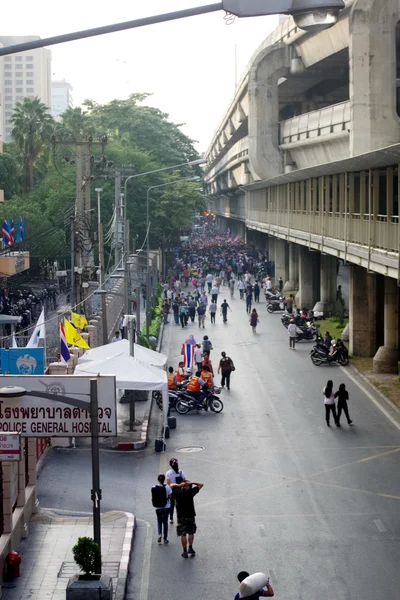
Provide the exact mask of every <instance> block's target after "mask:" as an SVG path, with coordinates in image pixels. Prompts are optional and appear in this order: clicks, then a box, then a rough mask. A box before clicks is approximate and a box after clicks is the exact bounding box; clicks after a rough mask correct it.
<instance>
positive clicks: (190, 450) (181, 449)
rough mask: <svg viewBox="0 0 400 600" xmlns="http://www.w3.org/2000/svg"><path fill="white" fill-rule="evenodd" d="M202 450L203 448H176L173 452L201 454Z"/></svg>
mask: <svg viewBox="0 0 400 600" xmlns="http://www.w3.org/2000/svg"><path fill="white" fill-rule="evenodd" d="M202 450H204V446H183V447H182V448H176V450H175V452H186V453H190V452H201V451H202Z"/></svg>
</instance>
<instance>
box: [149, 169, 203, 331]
mask: <svg viewBox="0 0 400 600" xmlns="http://www.w3.org/2000/svg"><path fill="white" fill-rule="evenodd" d="M199 180H200V177H183V178H182V179H175V180H174V181H166V182H165V183H160V184H158V185H152V186H150V187H149V188H148V189H147V195H146V226H147V233H146V252H147V275H146V337H147V339H149V328H150V316H151V302H149V300H150V285H151V282H150V222H149V200H150V191H151V190H155V189H157V188H161V187H165V186H167V185H174V184H176V183H180V182H181V181H199ZM152 295H153V294H151V296H152Z"/></svg>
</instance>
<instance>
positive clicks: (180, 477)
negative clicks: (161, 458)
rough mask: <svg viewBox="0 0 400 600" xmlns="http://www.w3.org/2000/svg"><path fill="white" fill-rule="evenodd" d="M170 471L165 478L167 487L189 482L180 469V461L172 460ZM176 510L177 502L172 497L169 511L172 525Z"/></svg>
mask: <svg viewBox="0 0 400 600" xmlns="http://www.w3.org/2000/svg"><path fill="white" fill-rule="evenodd" d="M169 464H170V467H171V468H170V470H169V471H167V472H166V473H165V477H166V479H167V485H171V484H172V483H182V481H187V479H186V475H185V473H184V472H183V471H182V470H181V469H180V468H179V464H178V459H177V458H171V460H170V461H169ZM174 508H175V500H174V497H173V496H172V497H171V506H170V509H169V522H170V523H171V525H172V524H173V522H174Z"/></svg>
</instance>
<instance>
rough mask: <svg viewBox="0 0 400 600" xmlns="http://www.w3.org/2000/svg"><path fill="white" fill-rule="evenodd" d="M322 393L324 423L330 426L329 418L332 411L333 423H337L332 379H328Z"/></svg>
mask: <svg viewBox="0 0 400 600" xmlns="http://www.w3.org/2000/svg"><path fill="white" fill-rule="evenodd" d="M323 395H324V404H325V419H326V424H327V426H328V427H330V423H329V419H330V415H331V413H332V415H333V418H334V420H335V423H336V425H337V416H336V405H335V396H334V395H333V381H332V380H331V379H329V381H328V382H327V384H326V386H325V387H324V389H323Z"/></svg>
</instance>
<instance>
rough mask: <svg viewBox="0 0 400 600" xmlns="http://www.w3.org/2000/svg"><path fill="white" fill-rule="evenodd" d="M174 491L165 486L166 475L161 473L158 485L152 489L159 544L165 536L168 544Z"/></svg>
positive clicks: (165, 542) (165, 541)
mask: <svg viewBox="0 0 400 600" xmlns="http://www.w3.org/2000/svg"><path fill="white" fill-rule="evenodd" d="M171 495H172V490H171V488H170V487H169V485H165V475H164V473H160V474H159V476H158V477H157V485H154V486H153V487H152V488H151V500H152V503H153V506H154V508H155V509H156V515H157V528H158V543H159V544H161V540H162V538H163V534H164V544H168V515H169V511H170V507H171Z"/></svg>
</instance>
